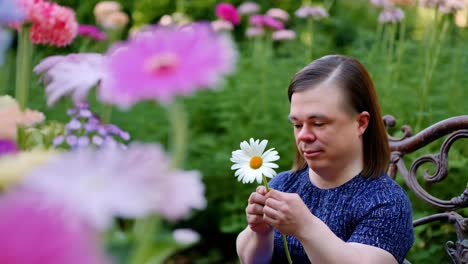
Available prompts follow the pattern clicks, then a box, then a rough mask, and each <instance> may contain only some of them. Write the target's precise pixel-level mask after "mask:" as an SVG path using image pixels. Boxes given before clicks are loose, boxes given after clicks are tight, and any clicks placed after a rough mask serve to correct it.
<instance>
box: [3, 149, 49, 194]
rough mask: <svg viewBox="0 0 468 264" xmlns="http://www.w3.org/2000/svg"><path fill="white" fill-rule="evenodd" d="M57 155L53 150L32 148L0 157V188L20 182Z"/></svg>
mask: <svg viewBox="0 0 468 264" xmlns="http://www.w3.org/2000/svg"><path fill="white" fill-rule="evenodd" d="M55 155H57V153H56V152H53V151H42V150H31V151H23V152H20V153H17V154H14V155H5V156H3V157H0V189H2V188H3V189H7V188H9V187H11V186H12V185H15V184H17V183H19V182H20V181H21V180H22V179H23V177H24V175H26V174H27V173H29V172H30V171H31V170H33V169H35V168H37V167H39V166H41V165H44V164H46V163H47V162H48V161H49V159H50V158H51V157H53V156H55Z"/></svg>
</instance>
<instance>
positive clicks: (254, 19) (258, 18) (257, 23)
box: [249, 15, 263, 28]
mask: <svg viewBox="0 0 468 264" xmlns="http://www.w3.org/2000/svg"><path fill="white" fill-rule="evenodd" d="M249 24H250V25H252V26H254V27H259V28H261V27H263V15H253V16H251V17H250V18H249Z"/></svg>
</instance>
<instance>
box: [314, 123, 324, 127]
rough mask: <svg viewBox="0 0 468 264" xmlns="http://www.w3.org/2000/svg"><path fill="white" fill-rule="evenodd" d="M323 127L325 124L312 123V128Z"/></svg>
mask: <svg viewBox="0 0 468 264" xmlns="http://www.w3.org/2000/svg"><path fill="white" fill-rule="evenodd" d="M324 125H325V123H323V122H315V123H314V126H316V127H323V126H324Z"/></svg>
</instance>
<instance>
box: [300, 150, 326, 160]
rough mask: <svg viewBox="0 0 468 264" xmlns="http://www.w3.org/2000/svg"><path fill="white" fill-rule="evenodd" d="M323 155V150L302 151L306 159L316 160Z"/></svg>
mask: <svg viewBox="0 0 468 264" xmlns="http://www.w3.org/2000/svg"><path fill="white" fill-rule="evenodd" d="M321 153H322V150H320V149H314V150H312V149H311V150H302V154H303V155H304V158H314V157H317V156H318V155H320V154H321Z"/></svg>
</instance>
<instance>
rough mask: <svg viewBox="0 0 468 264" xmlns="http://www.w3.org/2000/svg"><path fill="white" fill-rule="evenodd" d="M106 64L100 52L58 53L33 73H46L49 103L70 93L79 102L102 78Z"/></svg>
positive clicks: (44, 77)
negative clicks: (104, 64) (63, 54)
mask: <svg viewBox="0 0 468 264" xmlns="http://www.w3.org/2000/svg"><path fill="white" fill-rule="evenodd" d="M103 63H104V58H103V56H102V55H101V54H98V53H77V54H70V55H65V56H61V55H57V56H50V57H47V58H45V59H43V60H42V61H41V62H40V63H39V64H38V65H37V66H36V67H34V72H35V73H36V74H42V75H43V81H44V83H45V85H46V93H47V104H48V105H49V106H51V105H53V104H55V103H56V102H57V101H58V100H59V99H60V97H62V96H65V95H69V94H72V97H73V101H74V102H75V103H80V102H82V101H84V100H85V99H86V97H87V95H88V92H89V90H90V89H91V88H93V87H94V86H95V85H97V84H98V82H99V81H100V80H101V79H102V78H103V76H104V74H105V69H104V67H103Z"/></svg>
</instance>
